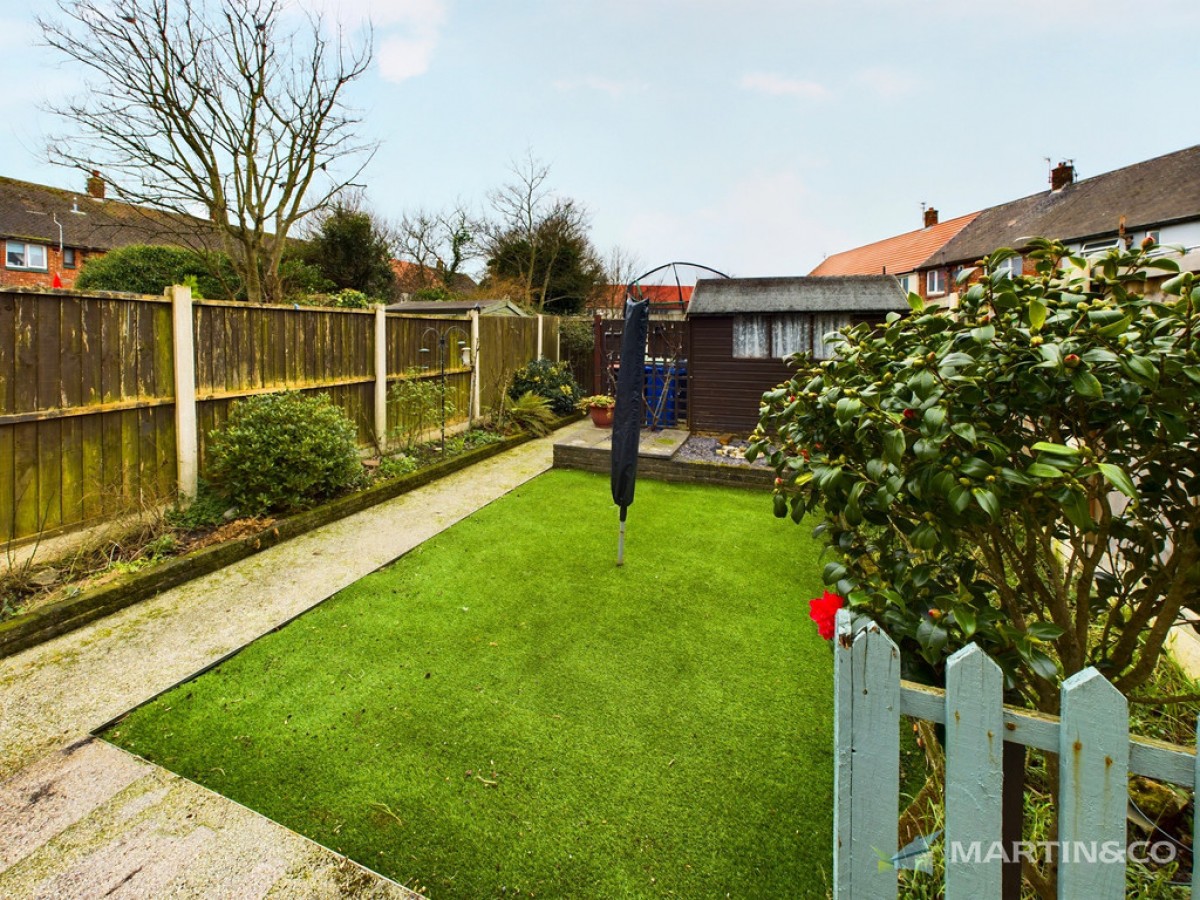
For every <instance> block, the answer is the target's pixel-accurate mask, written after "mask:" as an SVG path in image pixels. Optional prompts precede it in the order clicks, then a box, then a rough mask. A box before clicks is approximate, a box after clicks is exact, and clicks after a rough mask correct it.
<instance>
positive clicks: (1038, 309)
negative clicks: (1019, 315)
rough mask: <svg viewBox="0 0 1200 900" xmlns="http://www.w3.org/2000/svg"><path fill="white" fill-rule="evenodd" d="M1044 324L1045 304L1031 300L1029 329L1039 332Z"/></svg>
mask: <svg viewBox="0 0 1200 900" xmlns="http://www.w3.org/2000/svg"><path fill="white" fill-rule="evenodd" d="M1045 324H1046V304H1044V303H1042V302H1041V301H1040V300H1031V301H1030V303H1029V327H1030V328H1032V329H1033V330H1034V331H1041V330H1042V326H1043V325H1045Z"/></svg>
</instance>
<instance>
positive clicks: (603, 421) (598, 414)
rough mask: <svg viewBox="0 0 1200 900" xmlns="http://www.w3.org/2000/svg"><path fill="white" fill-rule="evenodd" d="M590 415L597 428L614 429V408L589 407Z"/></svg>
mask: <svg viewBox="0 0 1200 900" xmlns="http://www.w3.org/2000/svg"><path fill="white" fill-rule="evenodd" d="M588 415H589V416H591V417H592V424H593V425H595V426H596V427H597V428H612V422H613V408H612V407H611V406H589V407H588Z"/></svg>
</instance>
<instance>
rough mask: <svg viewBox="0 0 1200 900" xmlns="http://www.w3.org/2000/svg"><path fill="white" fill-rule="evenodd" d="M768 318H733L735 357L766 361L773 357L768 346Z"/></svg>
mask: <svg viewBox="0 0 1200 900" xmlns="http://www.w3.org/2000/svg"><path fill="white" fill-rule="evenodd" d="M767 321H768V317H767V316H734V317H733V355H734V357H736V358H738V359H766V358H767V357H768V356H770V355H771V351H770V348H769V347H768V346H767V338H768V335H769V332H768V331H767Z"/></svg>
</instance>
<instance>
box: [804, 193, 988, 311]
mask: <svg viewBox="0 0 1200 900" xmlns="http://www.w3.org/2000/svg"><path fill="white" fill-rule="evenodd" d="M978 215H979V213H968V214H967V215H965V216H958V217H957V218H954V219H948V220H946V221H945V222H939V221H938V211H937V210H936V209H933V208H929V209H926V210H925V224H924V227H922V228H919V229H917V230H916V231H907V232H905V233H904V234H898V235H896V236H895V237H890V238H885V239H884V240H882V241H876V242H875V243H873V244H867V245H866V246H863V247H856V248H855V249H853V250H846V251H844V252H842V253H835V254H834V255H833V256H828V257H826V258H825V259H824V260H823V261H822V262H821V264H820V265H819V266H817V267H816V268H815V269H813V270H812V271H811V272H809V273H808V274H809V275H821V276H827V275H895V276H896V278H897V280H899V282H900V287H901V288H902V289H903V290H904V291H905V292H908V291H913V292H915V293H919V294H921V295H922V296H924V284H923V282H922V280H921V277H920V275H919V274H918V270H919V269H920V266H921V264H922V263H924V262H925V260H927V259H929V257H930V256H932V255H933V254H934V253H936V252H937V251H938V250H940V249H941V248H942V247H944V246H945V245H946V243H947V242H948V241H950V240H952V239H953V238H954V237H955V236H956V235H957V234H958V233H959V232H960V231H962V230H963V229H964V228H966V227H967V226H968V225H970V224H971V222H973V221H974V220H975V217H976V216H978Z"/></svg>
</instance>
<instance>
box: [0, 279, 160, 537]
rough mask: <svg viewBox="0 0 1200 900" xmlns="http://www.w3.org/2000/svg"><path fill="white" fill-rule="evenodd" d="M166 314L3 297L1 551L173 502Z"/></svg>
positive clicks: (103, 302)
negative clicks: (16, 541)
mask: <svg viewBox="0 0 1200 900" xmlns="http://www.w3.org/2000/svg"><path fill="white" fill-rule="evenodd" d="M173 395H174V383H173V374H172V356H171V328H170V307H169V305H168V304H167V303H166V302H165V301H162V300H157V299H155V298H144V297H135V296H110V295H105V296H83V295H79V294H73V293H72V294H67V293H62V294H59V293H48V292H34V291H29V292H22V291H10V292H4V293H0V542H3V541H7V540H10V539H13V538H19V537H25V536H27V535H32V534H37V533H38V532H53V531H57V530H60V529H62V528H67V527H70V526H73V525H78V524H80V523H83V522H87V521H89V520H92V519H95V518H97V517H99V516H103V515H111V514H114V513H119V512H123V511H125V510H128V509H130V508H132V507H135V506H137V505H139V504H149V503H156V502H159V501H160V500H161V499H162V498H164V497H167V496H170V493H171V491H172V489H173V478H174V465H175V463H174V458H175V443H174V425H173V421H172V410H171V406H172V403H173Z"/></svg>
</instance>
